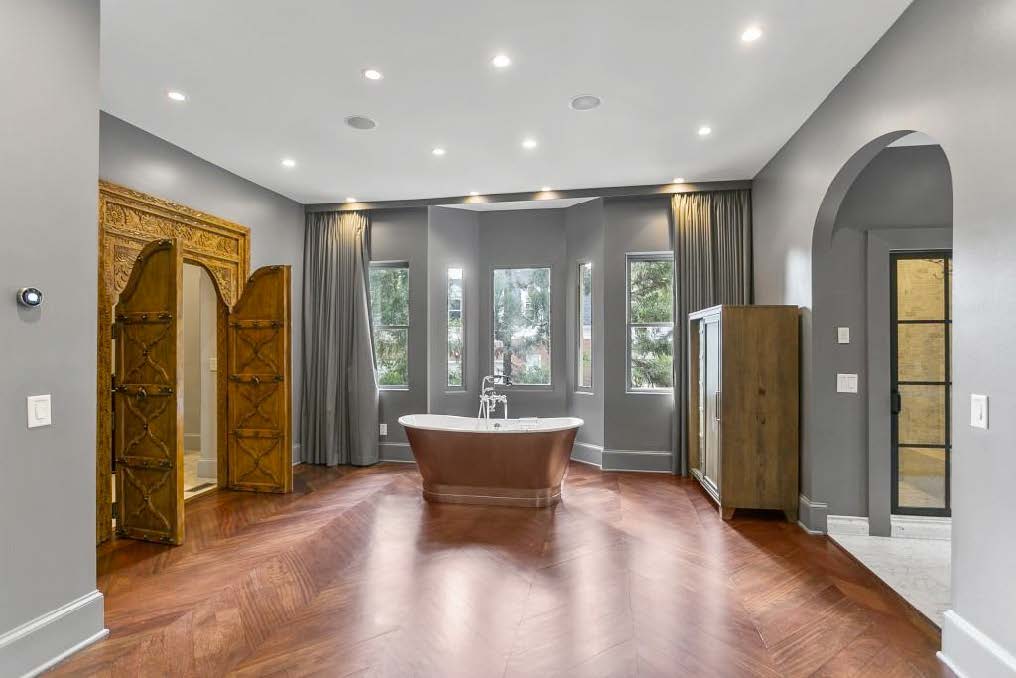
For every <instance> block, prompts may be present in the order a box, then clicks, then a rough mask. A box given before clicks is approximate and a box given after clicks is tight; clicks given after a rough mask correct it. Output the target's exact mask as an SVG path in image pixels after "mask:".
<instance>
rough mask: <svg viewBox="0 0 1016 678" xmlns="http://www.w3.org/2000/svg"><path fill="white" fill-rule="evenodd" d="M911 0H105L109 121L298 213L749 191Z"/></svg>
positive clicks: (104, 73) (104, 53)
mask: <svg viewBox="0 0 1016 678" xmlns="http://www.w3.org/2000/svg"><path fill="white" fill-rule="evenodd" d="M909 1H910V0H821V1H820V2H816V1H815V0H754V1H751V2H747V1H745V0H695V1H691V0H639V1H638V2H629V3H623V2H619V0H500V1H499V2H489V1H487V0H437V1H432V2H421V1H419V0H366V1H360V2H339V1H336V0H300V1H299V2H285V1H283V0H214V2H209V1H208V0H146V1H145V2H138V1H137V0H103V2H102V107H103V109H104V110H105V111H107V112H109V113H111V114H113V115H115V116H118V117H120V118H123V119H124V120H127V121H128V122H131V123H133V124H135V125H137V126H139V127H141V128H143V129H145V130H148V131H149V132H152V133H153V134H155V135H157V136H160V137H162V138H164V139H166V140H168V141H170V142H172V143H174V144H177V145H179V146H181V147H183V148H185V149H187V150H188V151H190V152H192V153H194V154H196V155H198V156H200V157H202V158H205V159H206V160H209V161H211V162H213V163H215V164H217V165H220V166H222V167H224V168H226V169H228V170H231V171H233V172H235V173H236V174H239V175H240V176H242V177H245V178H247V179H250V180H251V181H254V182H256V183H258V184H261V185H262V186H265V187H268V188H270V189H273V190H275V191H278V192H279V193H282V194H284V195H287V196H289V197H291V198H293V199H294V200H297V201H300V202H304V203H313V202H331V201H339V200H343V199H344V198H346V197H355V198H357V199H358V200H361V201H376V200H392V199H410V198H432V197H446V196H459V195H465V194H468V193H469V192H470V191H479V192H480V193H506V192H522V191H534V190H537V189H539V187H541V186H545V185H546V186H552V187H554V188H555V189H569V188H589V187H601V186H624V185H639V184H657V183H666V182H668V181H670V180H671V179H672V178H674V177H682V178H684V179H687V180H688V181H709V180H724V179H746V178H751V177H752V176H754V175H755V173H756V172H758V170H759V169H761V168H762V166H763V165H764V164H765V162H766V161H767V160H769V158H770V157H772V155H773V154H774V153H775V152H776V151H777V150H778V149H779V148H780V146H782V144H783V143H784V142H785V141H786V140H787V139H788V138H789V137H790V136H791V135H792V134H793V133H794V131H796V130H797V128H798V127H799V126H800V125H801V123H802V122H804V120H805V119H806V118H807V117H808V115H809V114H810V113H811V112H812V111H814V110H815V108H816V107H817V106H818V105H819V103H821V101H822V99H823V98H824V97H825V96H826V95H827V94H828V93H829V91H830V90H831V89H832V88H833V87H834V86H835V85H836V84H837V83H838V82H839V81H840V79H841V78H842V77H843V76H844V75H845V74H846V73H847V71H849V70H850V68H851V67H852V66H853V65H854V64H856V63H857V61H858V60H859V59H860V58H861V57H862V56H863V55H864V54H865V53H866V52H867V51H868V49H869V48H870V47H871V46H872V45H873V44H874V43H875V42H876V41H877V40H878V38H879V37H880V36H881V35H882V34H883V33H884V32H885V30H886V29H887V28H888V27H889V26H890V25H891V24H892V22H893V21H894V20H895V19H896V18H897V17H898V16H899V14H900V13H901V12H902V11H903V9H904V8H905V7H906V6H907V5H908V4H909ZM750 24H758V25H760V26H761V27H762V28H763V30H764V32H765V33H764V35H763V37H762V38H761V39H760V40H758V41H757V42H755V43H751V44H745V43H742V42H741V39H740V35H741V32H742V31H743V30H744V28H745V27H747V26H748V25H750ZM498 52H504V53H506V54H509V55H510V56H511V58H512V60H513V62H514V63H513V65H512V66H511V67H510V68H508V69H505V70H497V69H494V68H493V67H492V66H491V65H490V59H491V57H492V56H494V55H495V54H496V53H498ZM365 68H377V69H379V70H381V71H382V72H383V73H384V76H385V77H384V79H383V80H381V81H378V82H371V81H367V80H365V79H364V78H363V77H362V76H361V71H362V70H363V69H365ZM170 89H177V90H181V91H183V92H185V93H186V94H187V95H188V97H189V99H188V101H186V102H184V103H182V104H179V103H174V102H171V101H169V100H168V99H167V97H166V92H167V90H170ZM585 93H592V94H596V95H598V96H600V97H601V98H602V99H603V105H602V106H600V107H599V108H598V109H595V110H592V111H586V112H577V111H573V110H571V109H570V108H569V107H568V101H569V99H570V98H571V97H572V96H574V95H576V94H585ZM353 114H359V115H367V116H370V117H372V118H374V119H375V120H377V122H378V127H377V129H375V130H372V131H369V132H363V131H356V130H353V129H350V128H348V127H346V126H345V124H344V123H343V119H344V118H345V117H346V116H349V115H353ZM703 124H708V125H710V126H711V127H712V129H713V134H712V135H711V136H709V137H707V138H700V137H699V136H698V135H697V133H696V131H697V129H698V128H699V126H700V125H703ZM526 136H532V137H534V138H536V139H538V140H539V143H540V145H539V147H538V148H536V149H535V150H531V151H527V150H524V149H522V148H521V146H520V142H521V140H522V139H523V137H526ZM438 145H440V146H443V147H445V148H446V149H447V154H446V155H445V156H444V157H435V156H433V155H432V154H431V149H432V148H433V147H434V146H438ZM283 157H292V158H294V159H295V160H296V161H297V165H296V167H295V168H292V169H286V168H284V167H282V166H281V159H282V158H283Z"/></svg>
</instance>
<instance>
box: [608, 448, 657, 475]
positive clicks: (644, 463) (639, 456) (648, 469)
mask: <svg viewBox="0 0 1016 678" xmlns="http://www.w3.org/2000/svg"><path fill="white" fill-rule="evenodd" d="M601 463H602V468H603V470H604V471H640V472H642V473H673V472H674V471H673V464H674V454H673V453H672V452H669V451H655V450H608V449H604V450H603V461H602V462H601Z"/></svg>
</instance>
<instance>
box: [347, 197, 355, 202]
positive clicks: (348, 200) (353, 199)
mask: <svg viewBox="0 0 1016 678" xmlns="http://www.w3.org/2000/svg"><path fill="white" fill-rule="evenodd" d="M346 202H356V198H346Z"/></svg>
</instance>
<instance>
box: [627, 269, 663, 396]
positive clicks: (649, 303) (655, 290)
mask: <svg viewBox="0 0 1016 678" xmlns="http://www.w3.org/2000/svg"><path fill="white" fill-rule="evenodd" d="M673 278H674V262H673V259H672V258H671V257H670V256H669V255H666V256H661V255H656V256H649V255H647V256H633V257H630V258H629V260H628V370H629V372H628V383H629V385H630V387H631V388H632V389H634V390H664V389H670V388H672V387H673V385H674V375H673V363H674V307H673V304H674V283H673Z"/></svg>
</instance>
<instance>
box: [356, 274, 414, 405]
mask: <svg viewBox="0 0 1016 678" xmlns="http://www.w3.org/2000/svg"><path fill="white" fill-rule="evenodd" d="M368 266H369V267H370V268H372V269H373V268H404V269H406V291H407V295H406V324H405V325H375V324H374V309H373V308H371V310H370V333H371V351H372V353H373V354H374V371H375V372H377V365H378V362H377V331H378V330H405V331H406V382H407V383H405V384H380V383H379V384H378V390H380V391H408V390H409V383H408V382H409V381H410V372H411V370H410V361H409V345H410V334H411V332H412V330H411V329H410V325H411V321H412V308H413V302H412V296H413V288H412V286H411V285H410V284H409V282H410V281H409V273H410V271H409V261H407V260H400V259H395V260H378V261H371V262H370V263H369V264H368ZM368 273H369V272H368ZM367 283H368V284H367V300H368V302H370V301H371V297H372V295H371V292H370V276H369V275H368V278H367ZM372 305H373V304H372Z"/></svg>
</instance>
